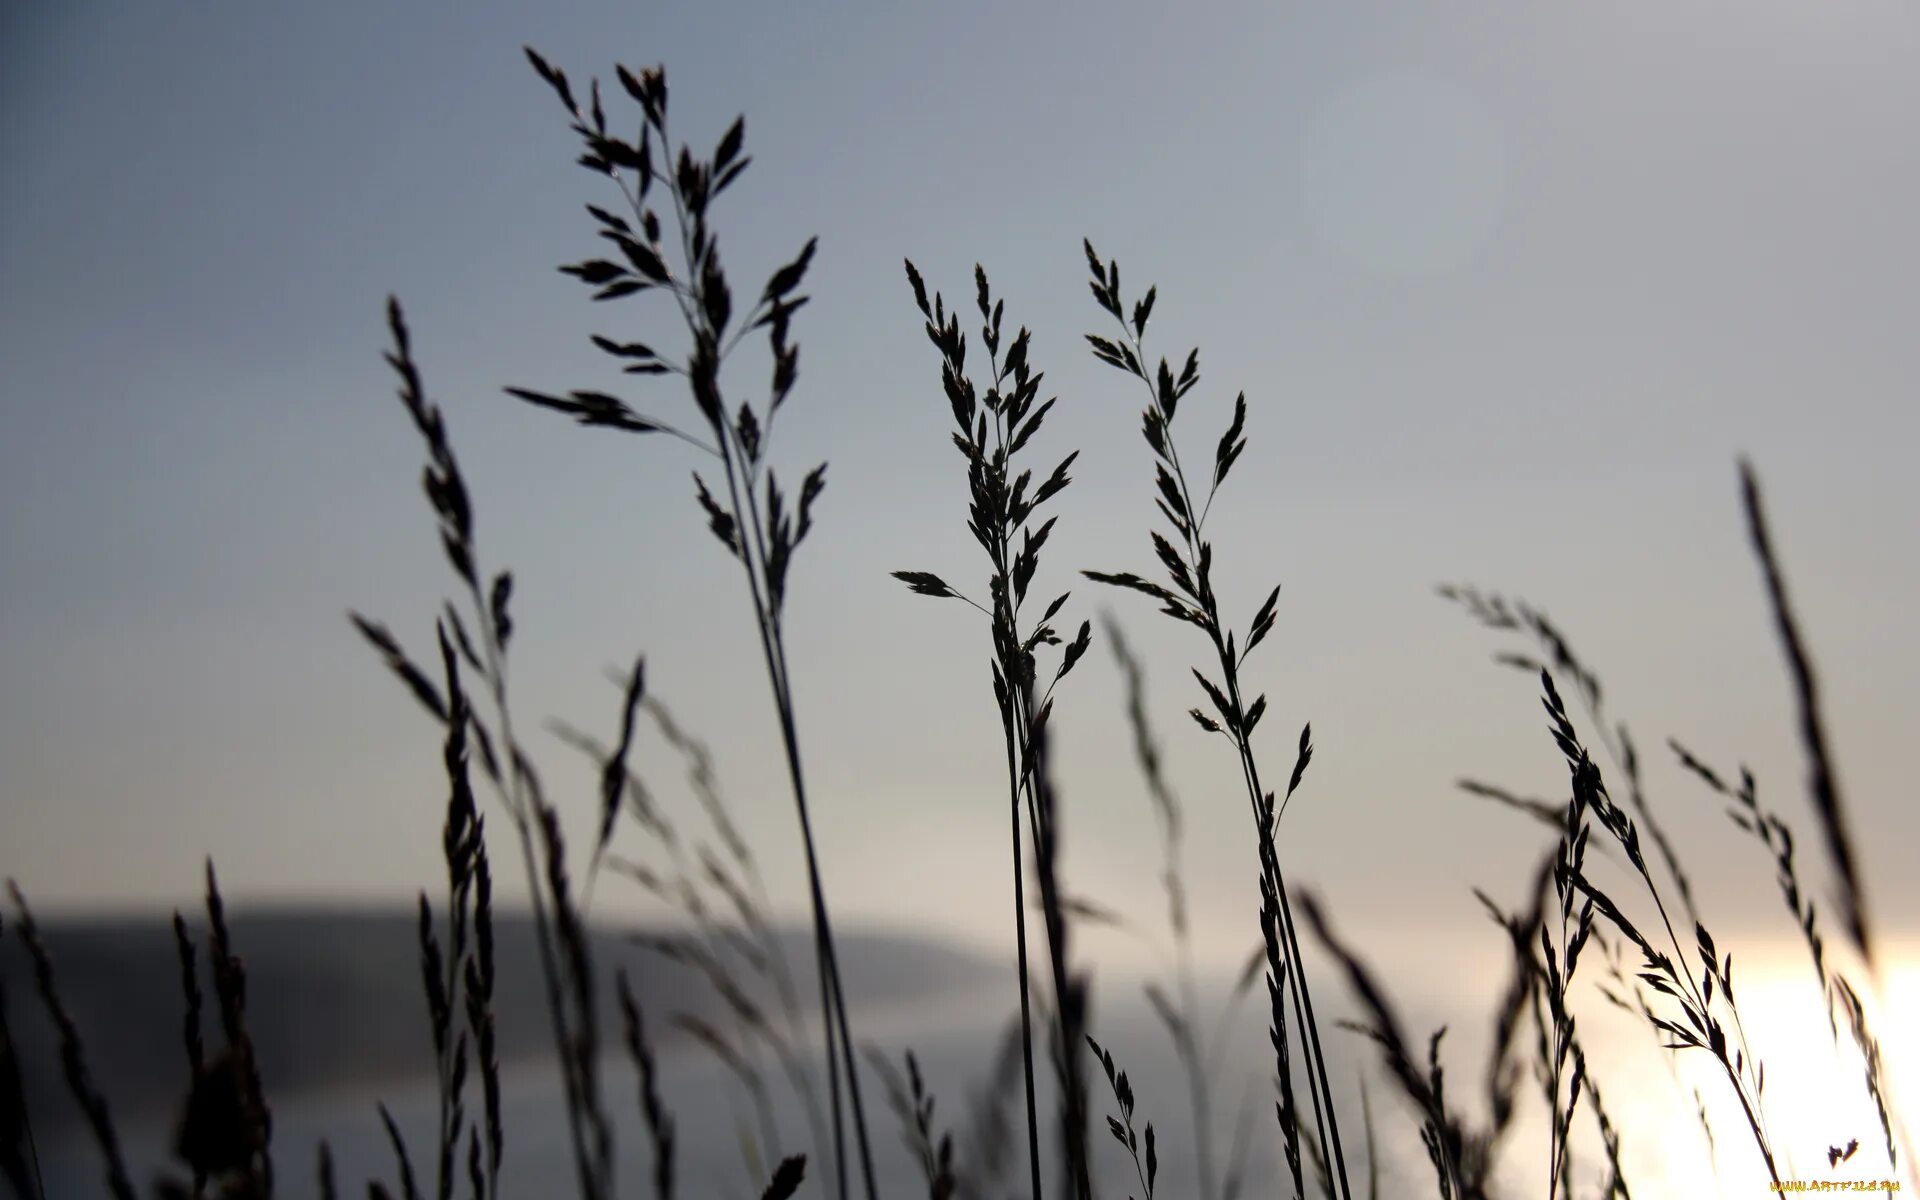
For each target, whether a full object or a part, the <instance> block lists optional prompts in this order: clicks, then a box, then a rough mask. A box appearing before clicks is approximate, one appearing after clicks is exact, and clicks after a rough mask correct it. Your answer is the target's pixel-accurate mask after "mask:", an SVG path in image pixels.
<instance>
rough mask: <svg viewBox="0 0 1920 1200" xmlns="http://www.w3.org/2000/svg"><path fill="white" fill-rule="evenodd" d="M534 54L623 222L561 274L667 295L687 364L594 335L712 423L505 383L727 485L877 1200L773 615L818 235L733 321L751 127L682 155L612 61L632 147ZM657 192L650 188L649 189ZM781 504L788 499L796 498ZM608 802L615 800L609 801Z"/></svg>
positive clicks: (803, 507)
mask: <svg viewBox="0 0 1920 1200" xmlns="http://www.w3.org/2000/svg"><path fill="white" fill-rule="evenodd" d="M527 58H528V61H529V62H531V63H532V64H533V68H534V70H535V71H536V72H537V73H538V74H539V75H540V77H541V78H542V79H543V80H545V81H546V83H547V84H548V85H549V86H550V87H551V88H552V89H553V92H554V94H555V95H556V96H557V97H559V99H560V102H561V104H562V106H564V107H565V109H566V110H567V113H568V115H569V116H570V117H572V118H573V126H572V129H573V132H574V133H576V134H577V135H579V137H580V138H581V140H582V142H583V143H584V145H585V152H584V153H583V154H582V155H581V156H580V158H579V162H580V165H581V166H584V167H585V168H587V170H589V171H591V172H592V173H593V174H594V175H596V176H602V177H607V178H609V179H610V180H611V181H612V182H613V183H614V184H615V186H616V188H617V189H618V191H619V193H620V197H621V200H622V202H623V204H624V206H625V208H626V209H627V210H628V214H629V215H630V216H631V218H632V220H628V219H627V217H623V216H620V215H617V214H616V213H613V212H609V211H608V210H606V209H604V208H600V207H598V206H596V205H588V207H587V211H588V213H589V214H590V215H591V216H592V218H593V220H594V222H595V224H596V226H597V227H598V229H597V232H598V235H599V236H600V237H601V238H602V239H604V240H605V241H606V242H608V243H609V244H610V245H611V246H612V247H613V248H614V249H616V250H617V251H618V252H619V255H620V258H619V260H618V261H616V260H614V259H611V258H595V259H588V260H585V261H583V262H580V263H577V264H574V265H570V266H565V267H562V268H561V270H562V271H564V272H566V273H567V274H569V275H572V276H574V277H575V278H577V279H579V280H580V281H581V282H582V283H584V284H586V285H587V286H589V287H591V288H593V289H594V293H593V295H594V299H595V300H614V299H619V298H621V297H625V296H633V295H636V294H639V293H643V292H651V291H660V292H665V293H666V294H667V295H669V296H671V297H672V298H673V301H674V306H675V308H676V309H677V310H678V312H679V315H680V318H681V321H682V323H683V324H684V326H685V327H686V331H687V335H688V338H689V340H690V342H691V347H690V349H689V351H688V353H687V354H686V356H685V358H684V359H683V360H675V359H673V358H671V357H668V356H665V355H663V354H662V353H661V352H659V351H656V350H655V349H654V348H653V347H651V346H649V345H648V344H646V343H644V342H634V341H619V340H616V339H613V338H610V337H604V336H600V335H595V336H594V338H593V343H594V345H595V346H597V347H598V348H599V349H601V350H602V351H604V352H605V353H607V354H608V355H610V356H612V357H613V358H615V359H616V360H618V361H620V362H621V363H622V364H623V368H622V369H623V370H624V371H625V372H626V373H628V374H632V375H640V376H656V375H666V374H674V375H679V376H681V377H682V378H684V379H685V380H686V382H687V386H688V389H689V390H690V391H691V393H692V397H693V401H694V406H695V408H696V410H697V411H698V413H699V415H700V418H701V420H702V421H703V423H704V424H705V426H706V431H707V439H706V440H702V439H701V438H699V437H697V436H692V435H688V434H684V433H681V432H680V431H679V430H678V429H676V428H674V427H672V426H669V425H666V424H665V423H663V422H660V421H658V420H655V419H653V418H651V417H643V416H641V415H639V414H637V413H636V412H635V411H634V410H633V409H631V408H630V407H629V406H628V405H627V404H626V402H625V401H623V400H620V399H618V398H616V397H613V396H610V395H608V394H606V393H604V392H597V391H582V390H574V391H571V392H568V393H567V394H565V395H554V394H550V393H546V392H539V391H534V390H532V389H529V388H520V387H512V388H508V389H507V391H508V392H509V393H510V394H512V395H514V396H516V397H518V398H519V399H521V400H524V401H527V402H528V403H530V404H533V405H536V406H539V407H542V408H548V409H552V410H554V411H556V412H560V413H564V414H566V415H569V416H572V417H574V418H575V419H576V420H577V421H578V422H579V423H580V424H583V425H594V426H602V427H606V428H610V429H614V430H618V431H622V432H628V433H667V434H670V435H672V436H674V437H677V438H679V439H680V440H682V441H685V442H687V443H689V444H690V445H692V446H694V447H695V448H696V449H698V450H699V451H701V453H702V454H704V455H706V456H708V457H710V458H712V459H715V460H718V464H719V468H720V471H721V473H722V478H723V479H724V481H725V488H724V490H723V491H722V493H721V498H719V499H716V498H715V496H714V493H713V490H712V489H711V488H710V487H709V486H708V484H707V481H706V480H705V479H704V478H703V477H702V476H701V475H700V474H699V473H698V472H696V473H695V474H694V487H695V494H696V497H697V499H698V501H699V503H700V506H701V508H702V509H703V510H704V511H705V513H706V515H707V519H708V527H709V528H710V529H711V530H712V531H713V534H714V536H715V537H716V538H717V539H718V540H719V541H720V543H721V544H722V545H723V546H725V547H726V549H727V551H728V553H729V554H731V555H732V556H733V557H734V558H735V559H736V560H737V561H738V562H739V563H740V565H741V568H742V571H743V573H744V575H745V577H746V583H747V590H748V593H749V596H750V598H751V600H752V604H753V614H754V624H755V627H756V632H757V633H758V635H759V640H760V646H761V650H762V654H763V656H764V658H765V660H766V668H767V678H768V682H769V685H770V687H771V689H772V692H773V700H774V706H775V709H776V710H777V714H778V717H779V722H780V733H781V740H782V746H783V750H784V752H785V758H786V763H787V770H788V777H789V780H790V782H791V784H792V788H793V797H794V806H795V809H796V811H797V813H798V816H799V821H800V833H801V841H802V845H803V848H804V850H805V855H806V863H807V880H808V887H809V890H810V893H811V895H810V899H811V901H812V905H813V922H814V933H815V942H816V958H817V960H818V963H817V965H818V968H819V976H820V988H821V997H820V1008H821V1012H822V1013H823V1014H824V1017H823V1019H824V1020H825V1021H826V1023H827V1036H826V1044H827V1051H826V1055H827V1060H828V1068H827V1074H828V1080H829V1083H830V1094H831V1097H832V1113H833V1130H834V1147H833V1170H834V1172H835V1175H836V1178H837V1180H838V1181H839V1192H840V1194H841V1196H842V1197H844V1196H845V1195H846V1191H847V1183H846V1174H847V1169H846V1162H847V1150H846V1144H845V1143H846V1125H847V1121H846V1118H845V1114H844V1110H843V1100H842V1094H841V1089H842V1086H843V1084H844V1087H845V1089H846V1095H847V1097H848V1100H849V1101H850V1103H851V1108H852V1125H853V1131H854V1136H855V1138H856V1139H857V1142H858V1147H859V1155H860V1169H861V1177H862V1180H863V1182H864V1184H865V1190H866V1193H867V1195H868V1197H869V1200H872V1198H873V1196H874V1175H873V1161H872V1158H873V1156H872V1151H871V1148H870V1147H869V1145H868V1136H867V1123H866V1117H865V1112H864V1107H863V1105H862V1103H861V1096H860V1079H859V1073H858V1068H857V1064H856V1062H855V1059H854V1055H853V1040H852V1033H851V1030H850V1029H849V1026H848V1022H847V1012H846V996H845V994H844V992H843V989H842V987H841V982H840V967H839V960H838V956H837V954H836V952H835V949H834V941H833V926H832V922H831V919H830V917H829V915H828V910H827V898H826V890H825V886H824V884H823V882H822V880H821V878H820V866H819V856H818V853H817V850H816V847H815V843H814V834H813V820H812V815H811V812H810V809H809V807H808V802H807V787H806V775H805V772H804V770H803V768H802V764H801V754H800V735H799V729H798V716H797V713H796V711H795V707H794V702H793V692H792V688H791V685H790V676H789V672H788V663H787V651H786V626H785V622H784V620H783V614H784V610H785V604H786V595H787V572H788V569H789V567H790V566H791V564H792V558H793V553H794V551H795V550H796V549H798V548H799V546H800V544H801V543H802V542H803V541H805V540H806V537H807V534H808V533H809V532H811V531H812V528H813V506H814V503H815V502H816V501H817V500H818V499H819V498H820V494H821V492H822V491H823V490H824V489H825V488H826V471H827V469H826V466H825V464H822V465H820V466H817V467H815V468H813V469H812V470H811V471H809V472H808V473H807V475H806V477H805V479H804V480H803V481H802V483H801V486H800V492H799V496H798V498H797V500H791V501H790V500H789V498H788V495H787V493H785V492H783V491H782V490H781V487H780V482H779V478H778V476H777V474H776V472H775V471H774V469H773V467H772V465H771V463H770V462H769V461H768V458H767V453H768V450H769V448H770V442H771V439H772V434H773V425H774V419H775V417H776V416H777V415H778V414H779V411H780V408H781V405H782V404H783V403H784V402H785V401H786V399H787V396H788V395H789V393H790V392H791V391H792V389H793V385H794V382H795V381H796V380H797V379H798V377H799V367H800V348H799V346H798V345H796V344H794V343H793V342H792V341H791V340H790V334H791V330H792V319H793V314H794V312H795V311H796V310H798V309H799V308H800V307H801V306H802V305H804V304H805V303H806V302H807V297H806V296H804V295H795V294H794V292H795V290H796V289H797V288H798V287H799V286H800V284H801V282H802V280H803V279H804V278H805V277H806V272H807V267H808V265H809V264H810V263H811V262H812V261H813V253H814V247H815V245H816V243H815V241H813V240H809V241H808V242H807V244H806V246H805V247H804V248H803V249H802V250H801V252H800V254H799V255H798V256H797V257H796V258H795V259H794V260H793V261H792V262H790V263H788V264H787V265H786V266H784V267H781V268H780V269H779V270H777V271H775V272H774V274H773V275H772V277H771V278H769V279H768V281H767V284H766V287H765V288H764V289H763V290H762V292H761V294H760V296H759V298H758V299H757V300H756V301H755V302H754V303H753V305H752V307H751V308H749V309H747V310H746V311H745V312H743V313H741V314H739V316H738V320H736V319H735V313H734V305H733V292H732V289H731V287H730V286H729V284H728V281H727V275H726V272H725V270H724V269H723V267H722V265H721V257H720V246H719V238H718V235H717V233H716V231H715V230H714V228H713V227H712V226H711V225H710V224H709V221H708V218H709V215H710V213H711V210H712V208H713V205H714V202H715V201H717V200H718V199H719V197H720V196H721V195H722V194H723V193H724V192H725V191H726V190H727V188H728V187H730V186H732V184H733V183H734V182H735V181H736V180H738V179H739V178H740V176H741V174H742V172H744V171H745V170H746V168H747V165H748V164H749V163H750V162H751V161H752V159H751V158H750V157H748V156H746V155H744V154H743V153H742V150H743V147H744V144H745V135H746V122H745V119H744V118H740V119H737V120H735V121H734V123H733V124H732V125H731V126H729V127H728V129H727V131H726V133H725V134H724V135H723V136H722V137H721V139H720V142H719V144H718V145H716V146H715V147H714V150H713V153H712V154H711V155H709V156H705V157H699V156H696V155H695V153H694V152H693V150H692V148H691V147H690V146H689V145H687V144H686V143H684V142H683V143H682V144H681V146H680V148H679V153H678V156H677V157H675V156H674V154H673V150H672V141H671V135H670V133H669V126H668V120H667V97H668V92H667V78H666V72H665V70H664V69H663V68H660V67H654V68H650V69H648V70H645V71H642V72H641V73H640V74H639V75H637V76H636V75H634V74H633V73H632V72H631V71H629V70H628V69H627V68H625V67H619V68H617V72H616V73H617V75H618V77H619V80H620V85H621V87H622V89H623V90H625V92H626V93H627V95H628V96H629V97H630V98H631V99H633V100H634V101H635V102H637V103H638V104H639V105H640V109H641V112H642V114H643V116H644V122H643V124H642V126H641V131H640V137H639V140H638V142H637V143H629V142H625V141H622V140H621V139H619V138H617V137H614V136H612V135H611V134H609V132H608V126H607V118H606V112H605V109H604V107H603V105H602V103H601V99H600V85H599V81H598V80H594V81H593V83H592V85H591V87H590V91H589V97H590V104H589V107H588V108H587V109H586V110H585V111H583V110H582V109H581V107H580V105H579V103H578V102H577V100H576V99H575V96H574V92H573V88H572V86H571V84H570V83H569V82H568V80H567V77H566V75H565V73H564V72H562V71H560V70H559V69H558V68H556V67H553V66H551V65H549V64H548V63H547V61H546V60H545V59H543V58H542V57H541V56H540V55H539V54H537V53H535V52H534V51H533V50H532V49H530V48H529V49H528V50H527ZM656 138H658V139H659V143H660V153H661V154H662V155H663V156H664V157H663V161H661V162H659V163H658V164H656V162H655V158H654V139H656ZM656 185H657V186H658V187H659V190H660V193H661V194H660V195H659V196H658V197H655V196H654V188H655V186H656ZM656 198H657V200H658V201H659V202H660V204H661V205H662V206H665V207H667V208H668V216H669V217H670V218H671V220H672V222H673V225H674V229H673V231H672V233H673V234H674V235H675V236H674V237H673V239H672V240H673V241H674V242H676V243H677V245H674V246H671V247H670V246H669V245H668V244H666V243H664V242H663V241H662V238H663V236H666V233H667V231H666V230H665V229H664V227H663V223H662V221H661V217H660V214H659V210H657V209H656V208H655V207H654V206H653V203H652V201H653V200H655V199H656ZM760 329H765V330H766V331H767V340H768V348H769V350H770V352H771V357H772V360H773V375H772V380H771V383H770V384H769V389H768V398H767V401H766V405H765V408H764V411H761V410H756V408H755V407H754V406H753V405H752V404H751V403H747V402H742V403H741V404H740V405H739V406H738V407H737V408H736V409H732V410H730V409H729V407H728V404H727V401H726V399H725V397H724V395H723V394H722V391H721V382H720V370H721V366H722V364H723V363H724V362H725V360H726V359H727V357H728V356H729V355H730V354H731V353H732V352H733V350H734V349H735V348H736V347H737V346H738V345H739V344H740V342H741V340H742V339H743V338H744V337H746V336H747V334H749V333H751V332H753V331H756V330H760ZM790 505H791V507H790ZM608 807H609V809H611V807H612V806H611V805H609V806H608ZM602 830H603V837H602V845H603V846H604V843H605V835H606V834H607V833H608V832H610V830H611V818H610V817H609V818H608V822H607V823H606V824H603V826H602Z"/></svg>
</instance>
